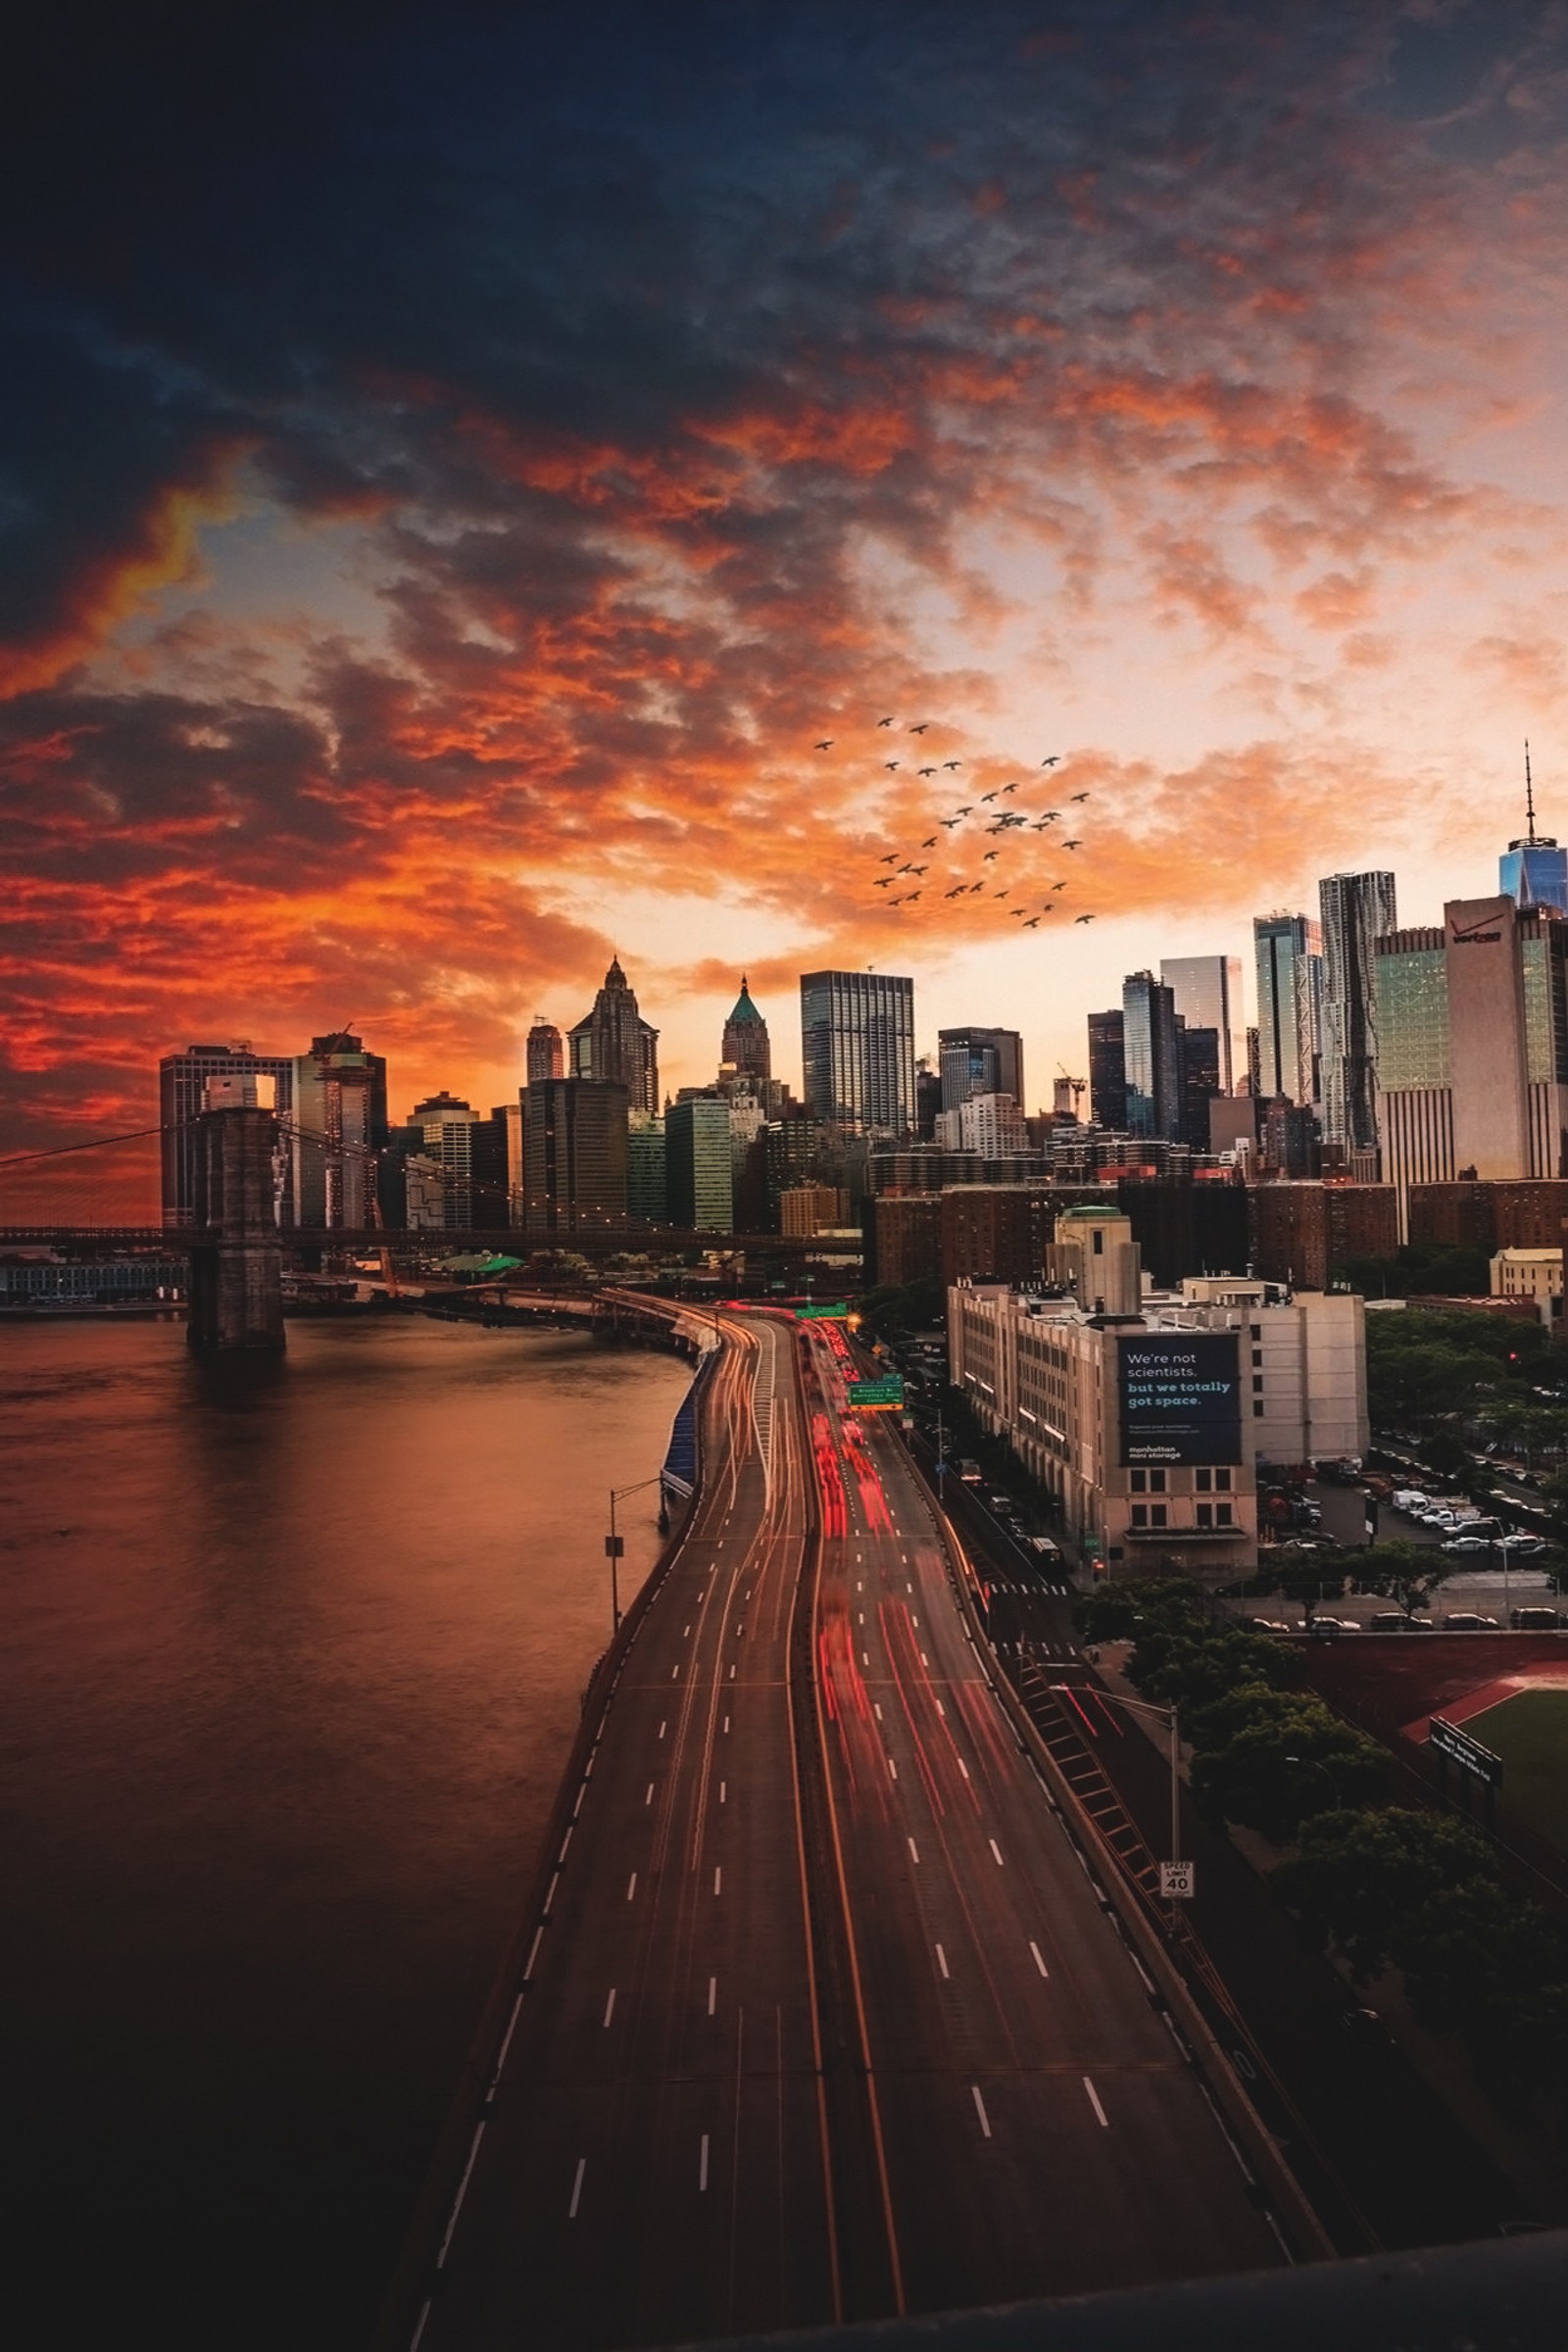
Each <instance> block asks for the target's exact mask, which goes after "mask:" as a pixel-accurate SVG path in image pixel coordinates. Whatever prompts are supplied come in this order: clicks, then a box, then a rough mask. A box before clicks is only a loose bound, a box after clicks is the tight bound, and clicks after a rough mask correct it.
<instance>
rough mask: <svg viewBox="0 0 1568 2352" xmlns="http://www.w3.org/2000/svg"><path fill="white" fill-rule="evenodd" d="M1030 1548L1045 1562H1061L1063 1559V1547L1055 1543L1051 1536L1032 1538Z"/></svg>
mask: <svg viewBox="0 0 1568 2352" xmlns="http://www.w3.org/2000/svg"><path fill="white" fill-rule="evenodd" d="M1029 1548H1030V1550H1031V1551H1037V1552H1038V1553H1039V1554H1040V1557H1041V1558H1042V1559H1043V1560H1059V1559H1060V1557H1061V1545H1060V1544H1054V1543H1053V1542H1052V1539H1051V1538H1050V1536H1031V1537H1030V1538H1029Z"/></svg>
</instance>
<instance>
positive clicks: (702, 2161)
mask: <svg viewBox="0 0 1568 2352" xmlns="http://www.w3.org/2000/svg"><path fill="white" fill-rule="evenodd" d="M707 2186H708V2133H707V2132H706V2131H705V2132H704V2133H703V2152H702V2155H701V2157H700V2158H699V2159H698V2164H697V2193H698V2195H699V2196H701V2195H702V2194H703V2192H704V2191H705V2190H706V2188H707Z"/></svg>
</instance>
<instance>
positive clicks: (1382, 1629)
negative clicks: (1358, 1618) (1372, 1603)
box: [1366, 1609, 1404, 1634]
mask: <svg viewBox="0 0 1568 2352" xmlns="http://www.w3.org/2000/svg"><path fill="white" fill-rule="evenodd" d="M1366 1630H1367V1632H1368V1633H1369V1634H1402V1633H1403V1631H1404V1611H1403V1610H1402V1609H1374V1610H1373V1612H1372V1614H1371V1616H1370V1617H1369V1618H1368V1619H1367V1621H1366Z"/></svg>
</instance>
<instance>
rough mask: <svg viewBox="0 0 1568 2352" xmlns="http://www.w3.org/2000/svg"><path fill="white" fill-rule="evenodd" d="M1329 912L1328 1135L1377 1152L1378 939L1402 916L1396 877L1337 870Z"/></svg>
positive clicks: (1329, 890)
mask: <svg viewBox="0 0 1568 2352" xmlns="http://www.w3.org/2000/svg"><path fill="white" fill-rule="evenodd" d="M1318 898H1319V902H1320V905H1321V909H1322V916H1323V1059H1322V1079H1323V1140H1324V1142H1325V1143H1330V1144H1344V1145H1346V1146H1348V1148H1349V1149H1350V1150H1351V1151H1358V1152H1375V1151H1376V1149H1377V1141H1378V1091H1377V1067H1378V1020H1377V1003H1376V997H1375V992H1374V988H1373V973H1372V964H1373V954H1372V951H1373V943H1374V941H1376V940H1378V939H1380V938H1381V937H1382V936H1383V934H1384V933H1385V932H1387V931H1393V930H1395V929H1396V928H1397V922H1398V916H1397V910H1396V906H1395V895H1394V876H1393V875H1392V874H1389V873H1368V874H1330V875H1329V876H1328V877H1327V879H1326V880H1324V881H1322V882H1320V883H1319V884H1318Z"/></svg>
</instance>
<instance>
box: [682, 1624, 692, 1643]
mask: <svg viewBox="0 0 1568 2352" xmlns="http://www.w3.org/2000/svg"><path fill="white" fill-rule="evenodd" d="M691 1630H692V1629H691V1627H690V1626H689V1625H683V1626H682V1627H681V1629H680V1638H681V1640H682V1641H683V1642H684V1641H685V1639H686V1637H687V1635H688V1634H689V1633H690V1632H691Z"/></svg>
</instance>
